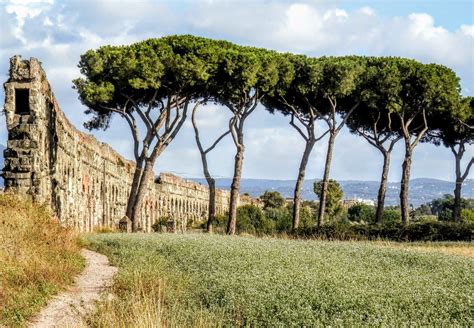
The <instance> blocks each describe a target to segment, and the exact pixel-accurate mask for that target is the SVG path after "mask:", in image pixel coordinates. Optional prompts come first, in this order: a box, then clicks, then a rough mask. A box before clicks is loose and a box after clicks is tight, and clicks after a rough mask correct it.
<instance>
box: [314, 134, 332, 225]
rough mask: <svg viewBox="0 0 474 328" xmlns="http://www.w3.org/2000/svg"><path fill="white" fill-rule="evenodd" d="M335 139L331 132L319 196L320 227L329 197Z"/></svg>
mask: <svg viewBox="0 0 474 328" xmlns="http://www.w3.org/2000/svg"><path fill="white" fill-rule="evenodd" d="M335 140H336V134H335V133H331V134H330V135H329V141H328V150H327V153H326V164H325V167H324V176H323V183H322V186H321V196H320V197H319V215H318V227H320V226H321V225H322V224H323V223H324V213H325V211H326V198H327V191H328V183H329V173H330V169H331V161H332V153H333V150H334V141H335Z"/></svg>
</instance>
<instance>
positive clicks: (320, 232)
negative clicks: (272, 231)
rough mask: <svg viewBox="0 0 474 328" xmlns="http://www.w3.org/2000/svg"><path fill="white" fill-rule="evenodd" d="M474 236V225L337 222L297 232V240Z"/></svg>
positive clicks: (463, 238) (460, 238)
mask: <svg viewBox="0 0 474 328" xmlns="http://www.w3.org/2000/svg"><path fill="white" fill-rule="evenodd" d="M473 234H474V224H473V223H456V222H420V223H413V224H410V225H408V226H403V225H402V224H399V223H389V224H383V225H368V224H344V223H338V224H327V225H323V226H322V227H319V228H317V227H313V228H300V229H298V230H297V231H296V232H295V236H296V237H303V238H318V239H329V240H331V239H338V240H375V239H388V240H394V241H472V239H473Z"/></svg>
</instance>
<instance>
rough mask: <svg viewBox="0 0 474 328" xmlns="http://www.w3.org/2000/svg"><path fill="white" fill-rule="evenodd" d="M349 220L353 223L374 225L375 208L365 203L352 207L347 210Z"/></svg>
mask: <svg viewBox="0 0 474 328" xmlns="http://www.w3.org/2000/svg"><path fill="white" fill-rule="evenodd" d="M347 219H348V220H349V221H353V222H366V223H374V222H375V207H373V206H370V205H367V204H363V203H358V204H355V205H352V206H351V207H349V209H348V210H347Z"/></svg>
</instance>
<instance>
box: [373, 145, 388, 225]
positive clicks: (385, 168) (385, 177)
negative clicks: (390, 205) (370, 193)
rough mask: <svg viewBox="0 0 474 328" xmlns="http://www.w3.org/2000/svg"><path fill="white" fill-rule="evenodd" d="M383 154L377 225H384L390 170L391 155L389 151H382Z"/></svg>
mask: <svg viewBox="0 0 474 328" xmlns="http://www.w3.org/2000/svg"><path fill="white" fill-rule="evenodd" d="M382 154H383V169H382V177H381V178H380V186H379V193H378V196H377V211H376V213H375V222H377V224H382V223H383V212H384V206H385V193H386V191H387V181H388V170H389V168H390V155H391V153H390V152H389V151H382Z"/></svg>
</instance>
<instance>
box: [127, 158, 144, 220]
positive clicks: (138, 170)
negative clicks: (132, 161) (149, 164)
mask: <svg viewBox="0 0 474 328" xmlns="http://www.w3.org/2000/svg"><path fill="white" fill-rule="evenodd" d="M142 174H143V161H142V160H139V161H137V164H136V166H135V171H134V172H133V179H132V186H131V188H130V195H129V196H128V201H127V211H126V212H125V215H126V216H127V217H128V218H129V219H132V216H133V206H135V199H136V198H137V189H138V185H139V184H140V179H141V177H142Z"/></svg>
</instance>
